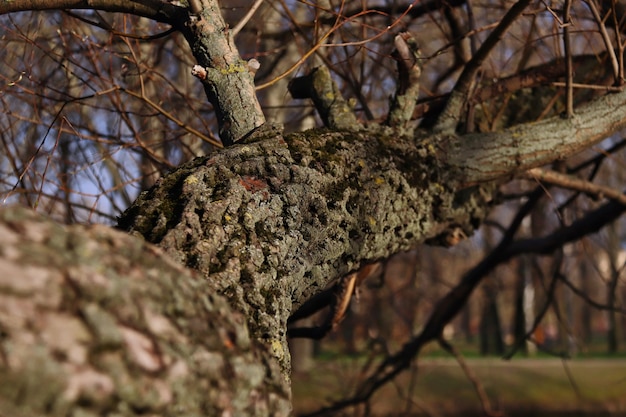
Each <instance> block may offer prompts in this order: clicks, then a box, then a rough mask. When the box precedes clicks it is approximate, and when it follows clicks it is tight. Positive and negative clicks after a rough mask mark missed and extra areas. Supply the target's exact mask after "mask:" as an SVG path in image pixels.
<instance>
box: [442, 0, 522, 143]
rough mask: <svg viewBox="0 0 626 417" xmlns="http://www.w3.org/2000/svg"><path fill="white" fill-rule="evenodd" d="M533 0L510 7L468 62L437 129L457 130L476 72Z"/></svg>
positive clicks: (519, 2) (448, 131)
mask: <svg viewBox="0 0 626 417" xmlns="http://www.w3.org/2000/svg"><path fill="white" fill-rule="evenodd" d="M530 2H531V0H519V1H518V2H517V3H515V4H514V5H513V7H511V9H509V11H508V12H507V13H506V14H505V15H504V17H502V20H500V23H499V24H498V26H497V27H496V28H495V29H494V30H493V32H491V34H490V35H489V37H488V38H487V39H486V40H485V42H483V44H482V46H481V47H480V49H479V50H478V51H477V52H476V55H474V56H473V57H472V59H471V60H470V62H468V63H467V65H466V66H465V69H464V70H463V72H462V73H461V76H460V77H459V80H458V81H457V83H456V85H455V86H454V90H453V91H452V94H451V95H450V98H449V99H448V104H447V105H446V108H445V110H444V111H443V113H442V114H441V116H440V117H439V120H438V121H437V125H436V126H435V131H438V132H445V133H452V132H454V131H455V130H456V125H457V124H458V121H459V119H460V116H461V112H462V110H463V106H464V105H465V102H466V100H467V95H468V93H469V91H470V89H471V87H472V84H473V83H474V78H475V77H476V73H477V72H478V70H480V67H481V66H482V64H483V62H484V61H485V59H487V56H488V55H489V53H490V52H491V51H492V50H493V48H494V47H495V46H496V45H497V44H498V43H499V42H500V40H501V39H502V36H504V33H505V32H506V31H507V30H508V28H509V27H510V26H511V24H513V22H514V21H515V20H516V19H517V18H518V17H519V16H520V15H521V14H522V12H523V11H524V9H526V7H527V6H528V5H529V4H530Z"/></svg>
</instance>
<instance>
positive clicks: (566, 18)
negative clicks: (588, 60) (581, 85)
mask: <svg viewBox="0 0 626 417" xmlns="http://www.w3.org/2000/svg"><path fill="white" fill-rule="evenodd" d="M571 8H572V0H565V3H564V4H563V48H564V49H565V113H566V115H567V118H568V119H569V118H571V117H572V116H574V88H573V87H572V84H573V83H574V64H573V62H572V46H571V45H570V41H571V39H570V27H571V24H572V16H571V14H570V10H571Z"/></svg>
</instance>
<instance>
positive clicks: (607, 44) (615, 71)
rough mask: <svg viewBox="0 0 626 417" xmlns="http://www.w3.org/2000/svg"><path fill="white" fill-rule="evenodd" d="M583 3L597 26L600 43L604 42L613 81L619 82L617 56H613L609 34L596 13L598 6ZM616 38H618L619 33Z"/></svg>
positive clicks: (594, 3)
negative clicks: (611, 68)
mask: <svg viewBox="0 0 626 417" xmlns="http://www.w3.org/2000/svg"><path fill="white" fill-rule="evenodd" d="M585 3H587V6H589V10H591V14H592V15H593V18H594V20H595V21H596V24H597V25H598V29H599V30H600V34H601V35H602V41H603V42H604V46H605V48H606V52H607V53H608V54H609V58H610V60H611V66H612V67H613V76H614V77H615V80H619V77H620V66H619V64H618V63H617V56H616V55H615V50H614V49H613V44H612V43H611V38H610V37H609V32H608V31H607V30H606V25H605V24H604V20H603V19H602V16H600V12H599V11H598V6H597V5H596V2H595V0H585ZM617 37H618V38H619V33H618V35H617Z"/></svg>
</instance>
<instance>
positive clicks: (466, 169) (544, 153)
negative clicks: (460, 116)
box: [441, 91, 626, 186]
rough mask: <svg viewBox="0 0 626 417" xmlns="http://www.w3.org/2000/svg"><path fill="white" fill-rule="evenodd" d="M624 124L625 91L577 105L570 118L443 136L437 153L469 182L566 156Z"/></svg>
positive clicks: (495, 176)
mask: <svg viewBox="0 0 626 417" xmlns="http://www.w3.org/2000/svg"><path fill="white" fill-rule="evenodd" d="M625 126H626V91H623V92H620V93H616V94H607V95H606V96H603V97H601V98H598V99H596V100H594V101H593V102H591V103H589V104H586V105H583V106H580V107H579V108H578V109H577V111H576V114H575V115H574V116H573V117H572V118H570V119H563V118H560V117H555V118H551V119H546V120H544V121H541V122H537V123H528V124H523V125H518V126H515V127H513V128H510V129H507V130H505V131H503V132H498V133H486V134H485V133H483V134H467V135H464V136H449V137H448V138H447V139H446V140H443V141H442V149H441V151H442V152H441V154H442V157H443V158H445V159H446V160H447V162H448V163H449V164H450V166H451V168H453V169H455V170H457V174H458V178H459V181H460V183H461V186H468V185H472V184H476V183H480V182H484V181H491V180H495V179H498V178H505V177H507V176H509V175H512V174H514V173H516V172H522V171H526V170H528V169H530V168H535V167H538V166H541V165H545V164H547V163H549V162H552V161H553V160H555V159H557V158H558V159H562V158H566V157H568V156H570V155H573V154H576V153H578V152H580V151H582V150H583V149H586V148H588V147H589V146H591V145H593V144H595V143H597V142H599V141H601V140H602V139H604V138H606V137H608V136H610V135H611V134H612V133H614V132H617V131H619V130H620V129H622V128H624V127H625ZM445 142H447V144H445V145H444V143H445Z"/></svg>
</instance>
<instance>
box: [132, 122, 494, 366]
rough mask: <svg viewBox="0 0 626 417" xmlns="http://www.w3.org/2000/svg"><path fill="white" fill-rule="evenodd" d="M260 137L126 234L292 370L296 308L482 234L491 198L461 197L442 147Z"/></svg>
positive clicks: (385, 138)
mask: <svg viewBox="0 0 626 417" xmlns="http://www.w3.org/2000/svg"><path fill="white" fill-rule="evenodd" d="M258 134H259V137H262V138H263V140H259V141H256V142H255V141H254V140H251V141H249V142H248V143H245V144H241V145H235V146H233V147H230V148H228V149H225V150H223V151H220V152H219V153H216V154H214V155H211V156H208V157H205V158H202V159H198V160H195V161H192V162H191V163H189V164H187V165H183V166H182V167H180V168H179V169H178V170H176V171H174V172H172V173H171V174H169V178H171V179H168V177H166V178H165V179H164V180H163V181H161V182H160V184H157V186H155V188H153V189H152V190H150V191H148V192H146V193H144V194H142V196H140V198H139V199H138V200H137V202H136V203H135V204H134V206H133V207H131V208H130V209H129V210H128V211H127V212H126V213H125V214H124V215H123V216H122V217H121V219H120V226H121V227H122V228H124V229H125V230H129V231H131V232H133V233H140V234H142V235H144V236H145V237H146V238H147V239H148V240H152V239H155V242H156V243H158V244H159V246H160V247H161V248H163V249H164V250H165V251H166V252H167V253H168V254H169V255H170V256H172V257H173V258H174V259H175V260H177V261H179V262H181V264H183V265H186V266H187V267H190V268H193V269H195V270H197V271H199V272H200V273H201V274H202V275H203V276H204V277H206V279H207V280H208V281H209V282H211V283H212V286H213V287H214V288H216V289H217V290H218V291H219V292H220V293H221V294H224V295H226V296H227V298H228V299H229V300H230V302H231V304H232V306H233V307H234V308H235V309H236V310H238V311H240V312H242V313H243V315H244V316H245V317H246V318H247V323H248V326H249V327H250V331H251V334H252V337H253V338H255V339H256V340H259V341H261V342H262V343H263V344H265V345H266V346H269V347H271V348H272V349H274V351H275V353H276V357H277V359H278V360H279V361H280V363H281V364H282V366H283V369H284V371H285V373H286V374H287V373H288V372H289V354H288V350H287V346H286V336H285V333H286V323H287V319H288V317H289V315H290V313H291V311H292V310H293V309H294V308H295V307H297V306H299V305H300V304H301V303H303V302H304V301H306V299H308V298H309V297H310V296H312V295H313V294H315V293H316V292H318V291H319V290H320V289H322V288H324V287H325V286H327V285H328V284H329V283H330V282H332V281H333V280H334V279H336V278H338V277H340V276H342V275H345V274H346V273H348V272H349V271H351V270H354V269H356V268H358V267H359V265H361V264H362V263H366V262H370V261H374V260H378V259H383V258H386V257H388V256H390V255H391V254H393V253H396V252H398V251H401V250H407V249H409V248H412V247H414V246H415V245H417V244H418V243H420V242H423V241H425V240H426V239H435V238H436V237H437V236H439V235H442V234H445V233H446V232H447V231H448V230H450V228H452V227H454V228H458V227H461V228H464V229H465V230H466V231H467V233H468V234H469V233H471V231H472V230H473V228H474V227H476V225H477V223H478V222H479V221H480V219H481V218H482V217H483V216H484V215H485V213H486V209H485V206H486V205H487V204H486V200H489V199H490V194H489V192H479V190H478V189H475V190H473V191H472V190H468V191H466V192H465V194H466V195H465V196H462V195H460V194H457V193H456V192H455V190H454V189H451V188H450V187H449V186H448V185H447V184H449V183H450V180H449V178H448V173H447V171H446V170H445V166H443V165H442V164H440V163H439V160H438V156H437V152H436V151H435V149H434V147H433V146H432V145H431V144H430V142H428V141H422V142H416V140H415V139H414V138H412V137H400V138H398V137H397V136H394V135H393V134H391V133H390V132H388V131H386V130H380V129H375V130H371V131H366V130H363V131H359V132H330V131H309V132H305V133H296V134H292V135H287V136H282V135H281V134H280V133H279V132H274V133H273V135H274V136H273V137H271V138H270V137H268V136H267V135H263V134H262V133H260V132H259V133H258ZM391 138H394V139H393V140H392V139H391ZM172 201H175V202H176V205H175V209H173V206H172ZM164 225H167V227H164ZM155 229H156V230H158V231H159V232H158V233H155V232H154V230H155ZM162 231H164V232H165V233H162Z"/></svg>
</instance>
